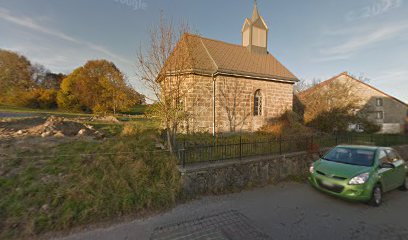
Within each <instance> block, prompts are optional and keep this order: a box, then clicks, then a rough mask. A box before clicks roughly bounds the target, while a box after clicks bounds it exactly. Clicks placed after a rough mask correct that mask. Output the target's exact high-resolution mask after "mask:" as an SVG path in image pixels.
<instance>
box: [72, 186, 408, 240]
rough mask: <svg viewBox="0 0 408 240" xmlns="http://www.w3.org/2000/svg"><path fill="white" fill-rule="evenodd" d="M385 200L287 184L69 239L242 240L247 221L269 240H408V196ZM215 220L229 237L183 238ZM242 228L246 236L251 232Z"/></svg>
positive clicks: (204, 200)
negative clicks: (356, 199)
mask: <svg viewBox="0 0 408 240" xmlns="http://www.w3.org/2000/svg"><path fill="white" fill-rule="evenodd" d="M384 201H385V202H384V204H383V205H382V206H381V207H379V208H373V207H370V206H368V205H365V204H360V203H351V202H346V201H343V200H339V199H335V198H333V197H330V196H326V195H324V194H322V193H320V192H317V191H316V190H314V189H313V188H311V187H310V186H309V185H307V184H299V183H284V184H279V185H277V186H269V187H265V188H260V189H255V190H253V191H247V192H242V193H237V194H229V195H224V196H213V197H205V198H202V199H200V200H196V201H193V202H190V203H187V204H182V205H179V206H177V207H176V208H174V209H172V210H171V211H168V212H166V213H164V214H161V215H157V216H154V217H151V218H147V219H143V220H135V221H133V222H128V223H121V224H118V225H115V226H111V227H109V228H106V229H96V230H91V231H88V232H83V233H76V234H73V235H70V236H68V237H66V238H64V239H65V240H76V239H137V240H143V239H159V238H155V236H165V235H167V236H168V234H163V232H165V231H169V232H172V233H173V234H175V233H179V235H177V236H179V237H175V238H174V239H228V240H237V239H243V238H239V237H234V235H233V234H231V233H234V232H236V231H235V230H236V229H235V230H234V226H235V225H233V224H234V218H236V219H235V220H236V221H235V223H239V222H238V221H240V220H242V219H244V220H243V221H244V222H245V224H246V226H248V231H247V232H249V231H252V233H254V230H253V229H256V231H258V232H257V233H261V234H263V235H261V236H268V239H332V240H336V239H356V240H360V239H371V240H376V239H379V240H380V239H391V240H392V239H408V220H407V219H408V209H407V203H408V193H407V192H400V191H398V190H396V191H393V192H391V193H388V194H386V195H385V197H384ZM206 216H207V217H206ZM217 216H224V219H225V216H231V217H229V218H227V219H226V220H223V221H222V222H221V223H219V221H221V220H222V219H217ZM234 216H235V217H234ZM245 219H246V220H245ZM211 221H214V222H216V223H217V224H216V225H219V226H221V225H223V226H224V225H225V222H226V221H230V222H231V224H230V228H227V229H226V230H228V231H229V235H228V234H224V233H225V231H224V230H225V229H224V230H223V229H222V231H221V230H220V228H218V230H217V229H215V228H214V231H213V232H212V235H211V236H216V235H217V234H218V235H217V237H216V238H215V237H214V238H199V236H198V235H194V236H197V238H194V237H192V236H193V235H189V236H190V237H188V236H187V237H186V235H180V234H185V233H186V231H187V230H188V231H190V232H200V231H201V232H203V229H205V230H207V229H208V226H205V225H202V227H200V226H201V225H200V224H204V223H205V224H208V222H211ZM217 221H218V222H217ZM197 226H198V227H197ZM216 230H217V232H216ZM240 230H242V231H241V232H242V234H247V233H245V231H244V230H246V229H240ZM177 231H178V232H177ZM210 231H212V230H210ZM207 233H208V231H207ZM220 234H221V235H222V234H223V235H222V236H221V235H220ZM175 236H176V235H175ZM183 236H184V237H183ZM262 239H266V238H262Z"/></svg>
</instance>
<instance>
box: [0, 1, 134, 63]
mask: <svg viewBox="0 0 408 240" xmlns="http://www.w3.org/2000/svg"><path fill="white" fill-rule="evenodd" d="M0 19H3V20H6V21H8V22H11V23H14V24H16V25H19V26H22V27H25V28H28V29H30V30H33V31H37V32H40V33H43V34H47V35H50V36H53V37H57V38H60V39H62V40H65V41H68V42H71V43H75V44H78V45H83V46H86V47H88V48H90V49H92V50H94V51H96V52H99V53H102V54H104V55H106V56H109V57H112V58H114V59H116V60H119V61H121V62H122V63H126V64H133V63H132V62H131V61H129V60H127V59H125V58H123V57H121V56H119V55H117V54H115V53H113V52H112V51H110V50H109V49H107V48H105V47H103V46H100V45H97V44H95V43H92V42H88V41H83V40H79V39H77V38H74V37H71V36H69V35H67V34H65V33H63V32H61V31H58V30H55V29H51V28H48V27H45V26H42V25H40V24H39V23H37V22H36V21H35V20H33V19H32V18H28V17H21V16H16V15H13V14H12V13H11V12H10V11H9V10H8V9H5V8H1V7H0Z"/></svg>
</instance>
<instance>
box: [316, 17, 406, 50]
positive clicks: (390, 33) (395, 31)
mask: <svg viewBox="0 0 408 240" xmlns="http://www.w3.org/2000/svg"><path fill="white" fill-rule="evenodd" d="M407 30H408V23H401V24H392V25H385V26H382V27H378V28H376V29H374V30H373V29H369V30H365V31H362V32H360V33H359V34H355V35H350V37H347V35H345V37H346V40H345V41H344V42H342V43H340V44H338V45H335V46H331V47H328V48H324V49H322V50H321V53H322V54H323V55H339V54H340V55H350V54H353V53H356V52H358V51H360V50H363V49H366V48H369V47H372V46H373V45H375V44H378V43H380V42H384V41H386V40H390V39H394V38H396V37H398V36H401V35H402V34H404V33H406V31H407Z"/></svg>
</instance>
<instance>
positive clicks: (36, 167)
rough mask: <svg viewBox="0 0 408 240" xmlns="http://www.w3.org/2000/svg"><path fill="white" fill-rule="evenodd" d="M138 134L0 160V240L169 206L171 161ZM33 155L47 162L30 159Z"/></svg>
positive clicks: (149, 135)
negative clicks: (0, 170)
mask: <svg viewBox="0 0 408 240" xmlns="http://www.w3.org/2000/svg"><path fill="white" fill-rule="evenodd" d="M138 131H139V133H140V134H135V135H132V136H117V137H114V138H112V139H109V140H106V141H104V142H99V141H93V140H92V141H90V140H88V141H87V140H78V141H75V142H68V143H63V144H60V145H58V146H57V147H51V148H50V149H48V150H47V151H45V149H41V150H39V149H31V150H30V151H27V150H25V151H24V152H19V153H18V156H19V157H21V158H15V159H6V160H4V161H2V164H3V166H2V170H3V174H0V196H1V198H0V229H1V231H0V239H10V238H34V237H38V236H40V235H41V234H43V233H46V232H49V231H62V230H67V229H70V228H72V227H75V226H81V225H84V224H89V223H94V222H100V221H103V220H108V219H112V218H115V217H119V216H123V215H137V214H141V213H143V212H146V211H151V210H161V209H164V208H167V207H169V206H172V205H173V204H175V201H176V198H177V194H178V192H179V175H178V171H177V168H176V162H177V161H176V160H175V159H174V158H173V157H172V156H170V155H169V154H168V153H165V152H158V151H155V139H157V136H156V133H155V131H152V130H140V129H139V130H138ZM141 133H143V134H141ZM39 153H41V155H43V156H44V155H49V156H50V157H47V158H46V157H40V158H34V157H33V156H37V155H38V154H39ZM95 153H96V154H95ZM102 153H112V154H111V155H110V154H102ZM81 154H82V155H81ZM86 154H92V155H86Z"/></svg>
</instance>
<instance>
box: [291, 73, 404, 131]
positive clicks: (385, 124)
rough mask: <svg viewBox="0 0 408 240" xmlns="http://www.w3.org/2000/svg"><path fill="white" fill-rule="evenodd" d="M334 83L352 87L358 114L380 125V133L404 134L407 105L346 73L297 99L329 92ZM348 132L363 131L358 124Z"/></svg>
mask: <svg viewBox="0 0 408 240" xmlns="http://www.w3.org/2000/svg"><path fill="white" fill-rule="evenodd" d="M333 83H334V84H333ZM336 83H346V84H349V85H350V86H352V87H353V94H355V95H357V96H359V98H360V99H361V102H360V103H359V106H360V109H358V112H362V113H364V116H366V117H367V118H368V120H370V121H371V122H374V123H376V124H378V125H380V126H381V133H404V131H405V129H406V127H407V116H408V115H407V114H408V104H407V103H405V102H403V101H401V100H399V99H397V98H395V97H392V96H390V95H388V94H387V93H384V92H383V91H381V90H379V89H377V88H375V87H373V86H371V85H369V84H367V83H365V82H362V81H359V80H357V79H355V78H354V77H352V76H350V75H349V74H348V73H347V72H344V73H341V74H339V75H337V76H335V77H333V78H331V79H329V80H326V81H324V82H322V83H320V84H318V85H316V86H314V87H312V88H310V89H308V90H306V91H304V92H301V93H300V94H299V97H300V98H302V97H305V96H306V95H307V94H311V93H312V92H314V91H330V86H336ZM328 101H330V100H329V99H328ZM328 104H329V103H328ZM305 107H306V108H307V106H305ZM350 130H353V131H358V132H359V131H363V129H360V126H359V125H358V124H356V125H351V126H350Z"/></svg>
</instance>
